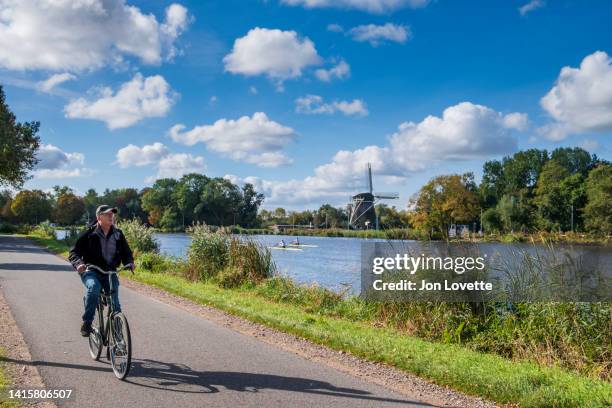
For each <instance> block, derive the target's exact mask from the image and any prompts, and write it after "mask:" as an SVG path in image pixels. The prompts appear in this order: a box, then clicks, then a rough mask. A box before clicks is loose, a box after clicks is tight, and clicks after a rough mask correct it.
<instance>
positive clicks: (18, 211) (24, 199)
mask: <svg viewBox="0 0 612 408" xmlns="http://www.w3.org/2000/svg"><path fill="white" fill-rule="evenodd" d="M11 210H12V211H13V213H14V214H15V216H16V217H17V218H18V220H19V221H20V222H22V223H26V224H38V223H40V222H42V221H45V220H48V219H49V218H50V217H51V211H52V200H51V199H50V198H49V196H48V195H47V194H45V193H44V192H42V191H41V190H22V191H20V192H19V193H18V194H17V195H16V196H15V199H14V200H13V202H12V204H11Z"/></svg>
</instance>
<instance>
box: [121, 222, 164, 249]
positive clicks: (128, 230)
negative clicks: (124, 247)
mask: <svg viewBox="0 0 612 408" xmlns="http://www.w3.org/2000/svg"><path fill="white" fill-rule="evenodd" d="M117 227H118V228H119V229H121V230H122V231H123V234H124V235H125V238H126V239H127V241H128V244H129V245H130V248H131V249H132V251H133V252H134V256H135V257H137V256H138V255H139V254H142V253H144V252H154V253H158V252H159V242H158V241H157V240H156V239H155V237H154V236H153V231H152V230H151V229H149V228H147V227H146V226H145V225H143V224H141V223H140V222H139V221H138V220H129V221H122V222H120V223H119V224H118V225H117Z"/></svg>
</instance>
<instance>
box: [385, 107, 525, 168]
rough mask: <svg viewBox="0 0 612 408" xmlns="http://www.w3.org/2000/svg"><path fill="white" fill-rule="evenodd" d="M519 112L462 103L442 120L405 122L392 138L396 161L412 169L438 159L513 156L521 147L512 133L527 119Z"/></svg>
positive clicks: (447, 109)
mask: <svg viewBox="0 0 612 408" xmlns="http://www.w3.org/2000/svg"><path fill="white" fill-rule="evenodd" d="M518 117H519V116H518V115H517V114H516V113H511V114H508V115H502V114H501V113H499V112H496V111H495V110H493V109H491V108H488V107H486V106H482V105H475V104H473V103H470V102H462V103H459V104H457V105H454V106H450V107H448V108H446V109H445V110H444V112H443V113H442V117H441V118H440V117H437V116H431V115H430V116H427V117H426V118H425V119H423V120H422V121H421V122H419V123H414V122H404V123H402V124H401V125H400V126H399V128H398V131H397V132H396V133H394V134H393V135H392V136H391V138H390V145H391V148H392V151H393V155H394V159H395V160H396V161H397V163H398V164H400V165H402V166H404V167H405V168H407V169H409V170H418V169H421V168H425V167H426V166H428V165H429V164H430V162H431V161H436V160H470V159H476V158H489V157H491V156H495V155H501V154H506V153H510V152H512V151H514V150H516V148H517V145H518V143H517V139H516V137H515V136H514V135H513V134H512V132H511V130H513V129H514V130H519V129H521V128H522V127H523V123H524V122H525V121H526V120H527V117H526V115H524V116H522V118H524V119H522V120H517V118H518Z"/></svg>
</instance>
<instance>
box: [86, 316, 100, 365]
mask: <svg viewBox="0 0 612 408" xmlns="http://www.w3.org/2000/svg"><path fill="white" fill-rule="evenodd" d="M99 307H100V306H98V308H99ZM98 308H96V313H95V315H94V320H93V322H91V333H89V355H90V356H91V358H92V359H94V360H98V359H99V358H100V354H101V353H102V343H103V342H102V333H101V330H102V329H101V327H103V326H102V324H101V322H100V315H101V313H100V310H99V309H98Z"/></svg>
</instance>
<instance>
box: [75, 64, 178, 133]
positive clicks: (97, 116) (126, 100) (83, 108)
mask: <svg viewBox="0 0 612 408" xmlns="http://www.w3.org/2000/svg"><path fill="white" fill-rule="evenodd" d="M175 97H176V95H175V94H174V93H173V92H172V90H171V89H170V85H169V84H168V83H167V82H166V80H165V79H164V78H163V77H162V76H160V75H154V76H150V77H146V78H144V77H143V76H142V75H141V74H136V75H135V76H134V78H132V79H131V80H130V81H128V82H125V83H123V84H122V85H121V87H120V88H119V90H118V91H117V92H116V93H113V91H112V89H110V88H102V89H101V90H99V98H98V99H96V100H93V101H90V100H87V99H85V98H78V99H76V100H73V101H71V102H70V103H69V104H68V105H66V106H65V107H64V112H65V114H66V117H68V118H72V119H94V120H101V121H103V122H105V123H106V125H107V126H108V128H109V129H119V128H125V127H128V126H132V125H134V124H135V123H137V122H140V121H141V120H143V119H146V118H153V117H162V116H164V115H166V114H167V113H168V111H169V110H170V108H171V106H172V104H173V103H174V100H175Z"/></svg>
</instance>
